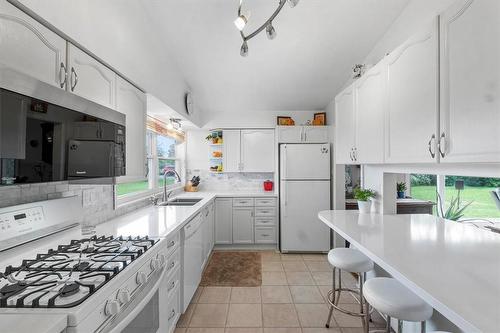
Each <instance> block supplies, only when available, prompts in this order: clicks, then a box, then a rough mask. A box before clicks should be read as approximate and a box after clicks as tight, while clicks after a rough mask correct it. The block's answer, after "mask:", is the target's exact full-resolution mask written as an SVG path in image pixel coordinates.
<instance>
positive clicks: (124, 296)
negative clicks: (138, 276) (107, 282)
mask: <svg viewBox="0 0 500 333" xmlns="http://www.w3.org/2000/svg"><path fill="white" fill-rule="evenodd" d="M116 299H117V300H118V302H120V304H121V305H123V304H126V303H128V302H130V292H129V291H128V290H127V289H120V290H118V293H117V294H116Z"/></svg>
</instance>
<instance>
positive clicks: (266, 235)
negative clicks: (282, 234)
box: [261, 234, 270, 237]
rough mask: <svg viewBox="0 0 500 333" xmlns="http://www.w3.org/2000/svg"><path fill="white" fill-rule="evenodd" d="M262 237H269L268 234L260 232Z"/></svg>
mask: <svg viewBox="0 0 500 333" xmlns="http://www.w3.org/2000/svg"><path fill="white" fill-rule="evenodd" d="M261 236H262V237H269V236H270V235H269V234H261Z"/></svg>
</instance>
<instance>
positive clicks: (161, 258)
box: [157, 253, 167, 266]
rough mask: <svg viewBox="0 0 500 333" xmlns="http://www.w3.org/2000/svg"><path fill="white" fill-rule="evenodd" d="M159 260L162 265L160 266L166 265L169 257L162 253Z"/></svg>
mask: <svg viewBox="0 0 500 333" xmlns="http://www.w3.org/2000/svg"><path fill="white" fill-rule="evenodd" d="M157 258H158V261H159V263H160V266H163V265H165V263H166V262H167V256H166V255H164V254H162V253H160V254H158V256H157Z"/></svg>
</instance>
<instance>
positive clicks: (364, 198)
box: [354, 187, 375, 213]
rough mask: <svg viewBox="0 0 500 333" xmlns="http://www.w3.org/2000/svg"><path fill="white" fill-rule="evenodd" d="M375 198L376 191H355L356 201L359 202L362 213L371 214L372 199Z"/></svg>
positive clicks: (361, 189) (358, 188) (362, 189)
mask: <svg viewBox="0 0 500 333" xmlns="http://www.w3.org/2000/svg"><path fill="white" fill-rule="evenodd" d="M373 197H375V191H374V190H370V189H364V188H361V187H357V188H355V189H354V199H356V200H358V209H359V212H360V213H369V212H370V211H371V208H372V201H371V198H373Z"/></svg>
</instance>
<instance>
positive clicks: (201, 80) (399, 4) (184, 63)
mask: <svg viewBox="0 0 500 333" xmlns="http://www.w3.org/2000/svg"><path fill="white" fill-rule="evenodd" d="M277 2H278V1H277V0H274V1H270V0H244V4H243V12H244V13H246V12H248V11H249V12H250V19H249V23H248V25H247V27H246V30H245V32H247V34H248V31H249V30H253V29H255V28H256V27H257V26H258V25H259V24H262V23H263V22H264V21H265V20H266V19H267V18H268V17H269V16H270V14H271V13H272V12H273V11H274V9H275V8H276V6H277ZM143 3H144V8H145V10H146V11H147V12H148V14H149V15H150V17H151V22H152V24H153V26H154V27H155V30H157V31H158V32H159V35H158V36H159V39H160V40H159V41H158V42H159V43H163V44H164V45H165V47H166V48H167V51H168V52H169V54H170V55H171V56H172V58H173V60H174V61H175V62H176V63H177V65H178V66H179V69H180V71H181V72H182V74H183V75H184V76H185V79H186V82H187V83H188V85H189V86H190V89H191V91H192V92H193V96H194V98H195V102H196V104H197V106H198V108H200V109H201V110H202V111H203V113H210V112H247V111H262V110H321V109H324V108H325V106H326V105H327V104H328V103H329V102H330V101H331V100H332V99H333V97H334V96H335V94H336V93H337V92H338V91H339V90H340V89H341V88H342V86H343V85H344V84H345V83H346V81H347V80H348V79H349V76H350V71H351V67H352V65H353V64H355V63H358V62H362V61H363V59H364V58H365V57H366V55H367V54H368V53H369V51H370V50H371V49H372V48H373V47H374V45H375V43H376V42H377V41H378V40H379V39H380V38H381V37H382V36H383V34H384V33H385V32H386V31H387V29H388V28H389V26H390V25H391V23H392V22H393V21H394V20H395V19H396V17H397V16H398V15H399V14H400V13H401V11H402V10H403V8H404V7H405V6H406V4H407V3H408V0H301V1H300V2H299V4H298V5H297V6H296V7H295V8H290V7H289V6H288V5H286V6H285V7H284V8H283V10H282V11H281V13H280V14H279V15H278V17H277V18H276V19H275V22H274V23H273V25H274V27H275V29H276V32H277V37H276V38H275V39H274V40H272V41H270V40H267V38H266V36H265V33H262V34H261V35H259V36H257V37H255V38H253V39H252V40H250V41H249V42H248V46H249V55H248V57H246V58H243V57H241V56H240V54H239V52H240V46H241V42H242V41H241V37H240V36H239V32H238V30H237V29H236V27H235V26H234V24H233V21H234V19H235V18H236V13H237V8H238V0H182V1H179V0H148V1H143Z"/></svg>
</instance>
